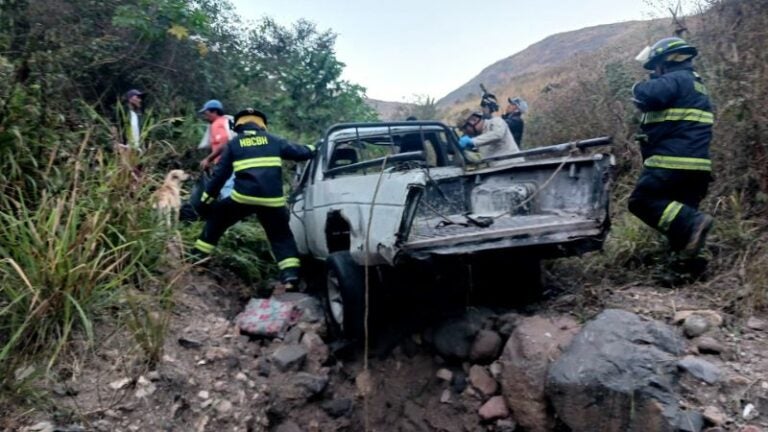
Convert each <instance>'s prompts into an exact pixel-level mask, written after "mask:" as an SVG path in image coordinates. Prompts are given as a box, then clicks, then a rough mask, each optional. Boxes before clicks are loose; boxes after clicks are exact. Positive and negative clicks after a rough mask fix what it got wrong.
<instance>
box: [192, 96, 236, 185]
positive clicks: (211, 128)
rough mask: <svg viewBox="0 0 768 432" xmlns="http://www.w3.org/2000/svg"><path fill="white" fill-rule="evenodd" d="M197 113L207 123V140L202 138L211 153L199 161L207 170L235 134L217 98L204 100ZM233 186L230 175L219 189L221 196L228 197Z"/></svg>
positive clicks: (232, 178)
mask: <svg viewBox="0 0 768 432" xmlns="http://www.w3.org/2000/svg"><path fill="white" fill-rule="evenodd" d="M199 113H200V114H201V115H202V116H203V118H204V119H205V121H207V122H208V123H209V125H208V130H207V131H206V134H207V136H206V138H207V140H204V142H206V141H207V145H208V147H210V148H211V154H209V155H208V156H207V157H206V158H205V159H203V160H202V161H200V168H201V169H202V170H208V169H209V168H210V167H211V166H213V165H215V164H216V163H218V162H219V160H220V159H221V153H222V152H223V151H224V147H225V146H226V145H227V143H228V142H229V140H231V139H232V138H234V137H235V136H236V135H237V134H235V132H234V131H233V130H232V129H230V127H229V119H230V117H229V116H227V115H225V114H224V105H223V104H222V103H221V102H219V101H218V100H216V99H211V100H209V101H208V102H206V103H205V104H204V105H203V108H202V109H200V111H199ZM234 186H235V176H234V175H232V176H231V177H230V178H229V179H228V180H227V182H226V183H225V184H224V187H223V188H222V190H221V193H220V196H221V198H226V197H228V196H229V194H231V193H232V188H233V187H234Z"/></svg>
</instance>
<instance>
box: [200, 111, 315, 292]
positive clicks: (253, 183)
mask: <svg viewBox="0 0 768 432" xmlns="http://www.w3.org/2000/svg"><path fill="white" fill-rule="evenodd" d="M266 129H267V116H266V115H265V114H264V113H262V112H260V111H258V110H255V109H253V108H248V109H245V110H243V111H240V112H239V113H237V114H236V115H235V132H237V136H236V137H235V138H233V139H232V140H231V141H229V142H228V143H227V144H226V148H225V149H224V153H223V155H222V157H221V160H220V161H219V163H218V164H217V165H216V171H215V172H214V175H213V178H212V179H211V181H210V182H209V183H208V185H207V187H206V190H205V192H204V193H203V196H202V199H201V202H200V204H198V208H197V211H198V213H200V214H201V215H202V216H203V217H205V218H206V224H205V228H204V229H203V233H202V234H201V235H200V238H199V239H198V240H197V242H196V243H195V252H196V253H197V255H206V254H210V253H211V252H212V251H213V250H214V248H215V247H216V244H217V243H218V241H219V239H220V238H221V236H222V235H223V234H224V232H225V231H226V230H227V229H228V228H229V227H231V226H232V225H234V224H235V223H237V222H239V221H241V220H243V219H245V218H246V217H248V216H250V215H252V214H256V216H257V217H258V218H259V222H260V223H261V225H262V226H263V227H264V231H265V232H266V234H267V238H268V239H269V243H270V245H271V247H272V253H273V255H274V256H275V259H277V265H278V267H279V269H280V282H282V283H283V285H285V286H286V288H291V287H293V286H295V285H296V283H297V282H298V279H299V271H298V270H299V258H298V251H297V249H296V242H295V240H294V239H293V235H292V234H291V230H290V228H289V225H288V222H289V215H288V209H287V207H286V200H285V196H284V195H283V175H282V160H283V159H288V160H293V161H303V160H307V159H310V158H311V157H312V155H313V154H314V152H315V148H314V146H311V145H307V146H303V145H299V144H294V143H291V142H288V141H286V140H285V139H283V138H280V137H278V136H275V135H272V134H269V133H267V130H266ZM233 172H234V174H235V186H234V190H233V191H232V195H231V196H230V197H228V198H226V199H223V200H220V201H216V198H217V197H218V195H219V192H220V191H221V188H222V187H223V186H224V183H225V182H226V181H227V179H228V178H230V176H231V175H232V173H233Z"/></svg>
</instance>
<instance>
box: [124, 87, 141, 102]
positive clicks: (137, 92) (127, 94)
mask: <svg viewBox="0 0 768 432" xmlns="http://www.w3.org/2000/svg"><path fill="white" fill-rule="evenodd" d="M145 95H146V93H145V92H143V91H141V90H137V89H130V90H128V91H127V92H125V96H124V97H125V100H128V99H130V98H132V97H134V96H138V97H144V96H145Z"/></svg>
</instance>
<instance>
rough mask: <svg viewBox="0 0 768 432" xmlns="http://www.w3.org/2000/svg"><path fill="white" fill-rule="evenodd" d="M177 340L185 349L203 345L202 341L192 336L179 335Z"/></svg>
mask: <svg viewBox="0 0 768 432" xmlns="http://www.w3.org/2000/svg"><path fill="white" fill-rule="evenodd" d="M178 342H179V345H181V346H182V347H184V348H187V349H194V348H200V347H201V346H203V343H202V342H200V341H198V340H195V339H192V338H187V337H180V338H179V340H178Z"/></svg>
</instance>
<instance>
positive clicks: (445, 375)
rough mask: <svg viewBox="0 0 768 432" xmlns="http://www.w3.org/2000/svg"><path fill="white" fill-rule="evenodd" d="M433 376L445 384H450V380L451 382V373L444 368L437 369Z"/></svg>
mask: <svg viewBox="0 0 768 432" xmlns="http://www.w3.org/2000/svg"><path fill="white" fill-rule="evenodd" d="M435 376H436V377H437V378H438V379H439V380H442V381H445V382H451V380H453V372H451V371H450V370H448V369H446V368H440V369H438V370H437V373H436V374H435Z"/></svg>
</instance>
